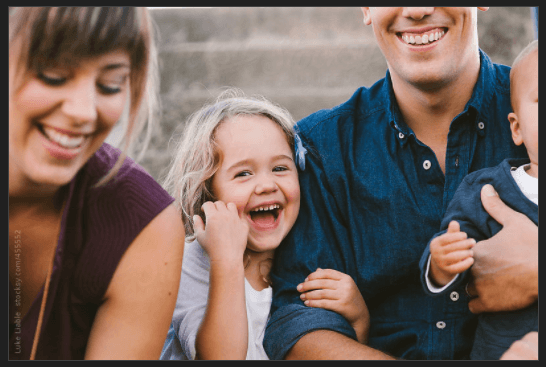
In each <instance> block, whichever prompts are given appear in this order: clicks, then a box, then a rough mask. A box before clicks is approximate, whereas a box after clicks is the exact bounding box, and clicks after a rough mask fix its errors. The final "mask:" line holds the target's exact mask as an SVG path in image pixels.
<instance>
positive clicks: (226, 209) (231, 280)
mask: <svg viewBox="0 0 546 367" xmlns="http://www.w3.org/2000/svg"><path fill="white" fill-rule="evenodd" d="M203 211H204V212H205V215H206V220H207V225H206V228H205V225H204V223H203V221H202V219H201V218H200V217H198V216H195V217H194V228H195V234H196V237H197V240H198V241H199V243H200V244H201V246H202V247H203V249H205V251H207V254H208V255H209V258H210V284H209V299H208V304H207V310H206V311H205V316H204V318H203V321H202V323H201V326H200V327H199V331H198V332H197V337H196V340H195V349H196V359H224V360H225V359H246V353H247V347H248V321H247V314H246V301H245V273H244V266H243V254H244V251H245V248H246V243H247V238H248V225H247V224H246V223H245V222H243V221H241V219H240V218H239V215H238V213H237V208H236V207H235V205H234V204H232V203H228V204H227V205H226V204H224V203H223V202H215V203H211V202H207V203H205V204H203Z"/></svg>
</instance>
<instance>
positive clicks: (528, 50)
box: [510, 40, 538, 109]
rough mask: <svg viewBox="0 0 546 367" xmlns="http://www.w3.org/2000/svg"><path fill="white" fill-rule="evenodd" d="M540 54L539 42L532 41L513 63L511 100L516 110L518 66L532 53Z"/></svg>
mask: <svg viewBox="0 0 546 367" xmlns="http://www.w3.org/2000/svg"><path fill="white" fill-rule="evenodd" d="M535 51H536V52H538V40H534V41H531V42H530V43H529V44H528V45H527V46H525V48H524V49H523V50H521V52H520V53H519V54H518V56H516V58H515V60H514V62H513V63H512V69H511V70H510V100H511V103H512V109H514V107H515V106H514V104H515V103H514V102H515V94H514V93H515V90H516V88H515V84H516V83H515V80H516V75H517V74H518V72H517V70H518V65H519V64H520V63H521V62H522V61H523V60H524V59H525V58H526V57H527V56H528V55H530V54H531V53H533V52H535Z"/></svg>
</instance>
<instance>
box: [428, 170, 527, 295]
mask: <svg viewBox="0 0 546 367" xmlns="http://www.w3.org/2000/svg"><path fill="white" fill-rule="evenodd" d="M530 166H531V165H530V164H524V165H523V166H519V167H512V169H511V170H510V173H511V174H512V177H513V178H514V181H516V184H517V185H518V187H519V189H520V190H521V192H522V193H523V195H525V197H527V199H529V200H531V201H532V202H533V203H535V204H537V205H538V178H537V177H533V176H531V175H529V174H528V173H527V170H528V169H529V167H530ZM429 268H430V255H429V257H428V262H427V269H426V272H425V281H426V283H427V287H428V289H429V290H430V291H431V292H432V293H440V292H442V291H443V290H444V289H446V288H447V287H449V286H450V285H451V283H453V282H454V281H455V280H457V278H458V277H459V274H457V275H455V277H453V279H452V280H451V281H450V282H449V283H447V284H446V285H445V286H443V287H440V288H438V287H436V286H435V285H434V284H432V282H431V281H430V278H429V274H428V270H429Z"/></svg>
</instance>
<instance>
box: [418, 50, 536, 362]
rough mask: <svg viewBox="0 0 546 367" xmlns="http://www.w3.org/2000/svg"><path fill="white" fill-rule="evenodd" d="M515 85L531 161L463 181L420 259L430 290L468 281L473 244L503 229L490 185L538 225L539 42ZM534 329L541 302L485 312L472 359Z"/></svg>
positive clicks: (520, 133) (514, 118)
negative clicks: (487, 201)
mask: <svg viewBox="0 0 546 367" xmlns="http://www.w3.org/2000/svg"><path fill="white" fill-rule="evenodd" d="M510 85H511V86H510V89H511V92H510V93H511V94H510V97H511V102H512V108H513V110H514V112H512V113H510V114H509V115H508V120H509V121H510V128H511V130H512V138H513V140H514V143H515V144H516V145H521V144H524V146H525V148H526V149H527V153H528V155H529V159H507V160H504V161H503V162H502V163H500V164H499V165H498V166H496V167H492V168H486V169H482V170H479V171H476V172H473V173H471V174H469V175H468V176H467V177H466V178H465V179H464V180H463V182H462V183H461V185H460V186H459V188H458V189H457V192H456V193H455V195H454V197H453V199H452V201H451V202H450V204H449V206H448V208H447V211H446V214H445V216H444V219H443V220H442V226H441V230H442V231H441V232H440V233H438V234H436V235H435V236H434V237H433V238H432V240H431V241H430V242H429V244H428V246H427V248H426V250H425V252H424V254H423V256H422V258H421V261H420V263H419V265H420V268H421V281H422V283H423V287H424V289H425V292H427V293H429V294H445V293H447V292H452V291H453V290H454V288H456V287H460V286H461V285H462V284H467V282H468V276H469V275H470V272H469V268H470V267H471V266H472V264H473V263H474V259H473V257H472V255H473V253H472V247H473V246H474V244H476V241H481V240H484V239H487V238H490V237H492V236H493V235H495V234H496V233H497V232H498V231H500V230H501V228H502V226H501V225H500V224H499V223H498V222H496V221H495V220H494V219H493V218H492V217H491V216H489V214H488V213H487V212H486V211H485V210H484V208H483V207H482V205H481V200H480V191H481V188H482V187H483V186H484V185H485V184H491V185H492V186H493V187H494V188H495V190H496V191H497V192H498V194H499V196H500V198H501V199H502V200H503V201H504V202H505V203H506V204H507V205H508V206H510V207H512V208H513V209H515V210H516V211H518V212H521V213H523V214H525V215H526V216H528V217H529V219H531V220H532V221H533V222H534V223H535V224H536V225H538V40H537V41H533V42H532V43H530V44H529V46H527V47H526V48H525V49H524V50H523V51H522V52H521V53H520V55H519V56H518V57H517V58H516V60H515V61H514V64H513V66H512V70H511V72H510ZM537 256H538V254H537ZM499 296H502V295H499ZM530 331H538V303H537V302H535V303H534V304H533V305H531V306H529V307H527V308H525V309H522V310H517V311H514V312H509V313H507V312H504V313H485V314H481V315H480V316H479V319H478V326H477V329H476V334H475V340H474V346H473V348H472V352H471V355H470V358H471V359H499V357H500V356H501V355H502V354H503V352H504V351H506V350H507V349H508V347H510V345H511V344H512V342H514V341H515V340H518V339H521V338H522V337H523V336H524V335H525V334H527V333H528V332H530Z"/></svg>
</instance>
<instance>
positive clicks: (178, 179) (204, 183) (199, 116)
mask: <svg viewBox="0 0 546 367" xmlns="http://www.w3.org/2000/svg"><path fill="white" fill-rule="evenodd" d="M238 115H261V116H265V117H267V118H269V119H270V120H271V121H273V122H275V123H277V124H278V125H279V126H280V127H281V128H282V130H283V132H284V133H285V135H286V139H287V141H288V144H289V146H290V149H291V150H292V155H294V149H295V148H294V130H293V127H294V120H293V118H292V116H291V115H290V113H289V112H288V111H287V110H286V109H284V108H282V107H280V106H278V105H277V104H274V103H272V102H270V101H269V100H267V99H266V98H265V97H263V96H246V95H245V94H244V92H243V91H241V90H240V89H237V88H229V89H227V90H225V91H224V92H222V93H221V94H220V95H219V96H218V98H217V99H216V101H215V102H214V103H211V104H207V105H205V106H203V107H202V108H201V109H199V110H198V111H196V112H195V113H193V114H192V115H191V116H190V117H189V118H188V120H187V122H186V125H185V127H184V131H183V133H182V135H181V137H180V138H179V139H178V141H177V143H176V147H175V155H174V157H173V159H172V162H171V166H170V170H169V172H168V174H167V176H166V177H165V180H164V181H163V187H164V188H165V189H166V190H167V191H169V193H170V194H171V195H172V196H173V197H174V198H175V205H176V206H177V207H178V208H179V209H180V211H181V215H182V220H183V222H184V227H185V230H186V240H188V241H193V240H194V239H195V235H194V230H193V221H192V218H193V216H194V215H200V216H201V217H203V216H204V215H203V213H202V211H201V206H202V205H203V203H205V202H206V201H215V200H216V198H215V196H214V193H213V192H212V190H211V181H212V177H213V176H214V174H215V173H216V171H217V170H218V168H219V163H220V162H219V161H220V159H219V158H220V156H219V151H218V145H217V144H216V141H215V133H216V131H217V129H218V126H219V125H220V124H221V123H222V122H223V121H226V120H228V119H230V118H232V117H234V116H238ZM204 219H205V218H203V220H204Z"/></svg>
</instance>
